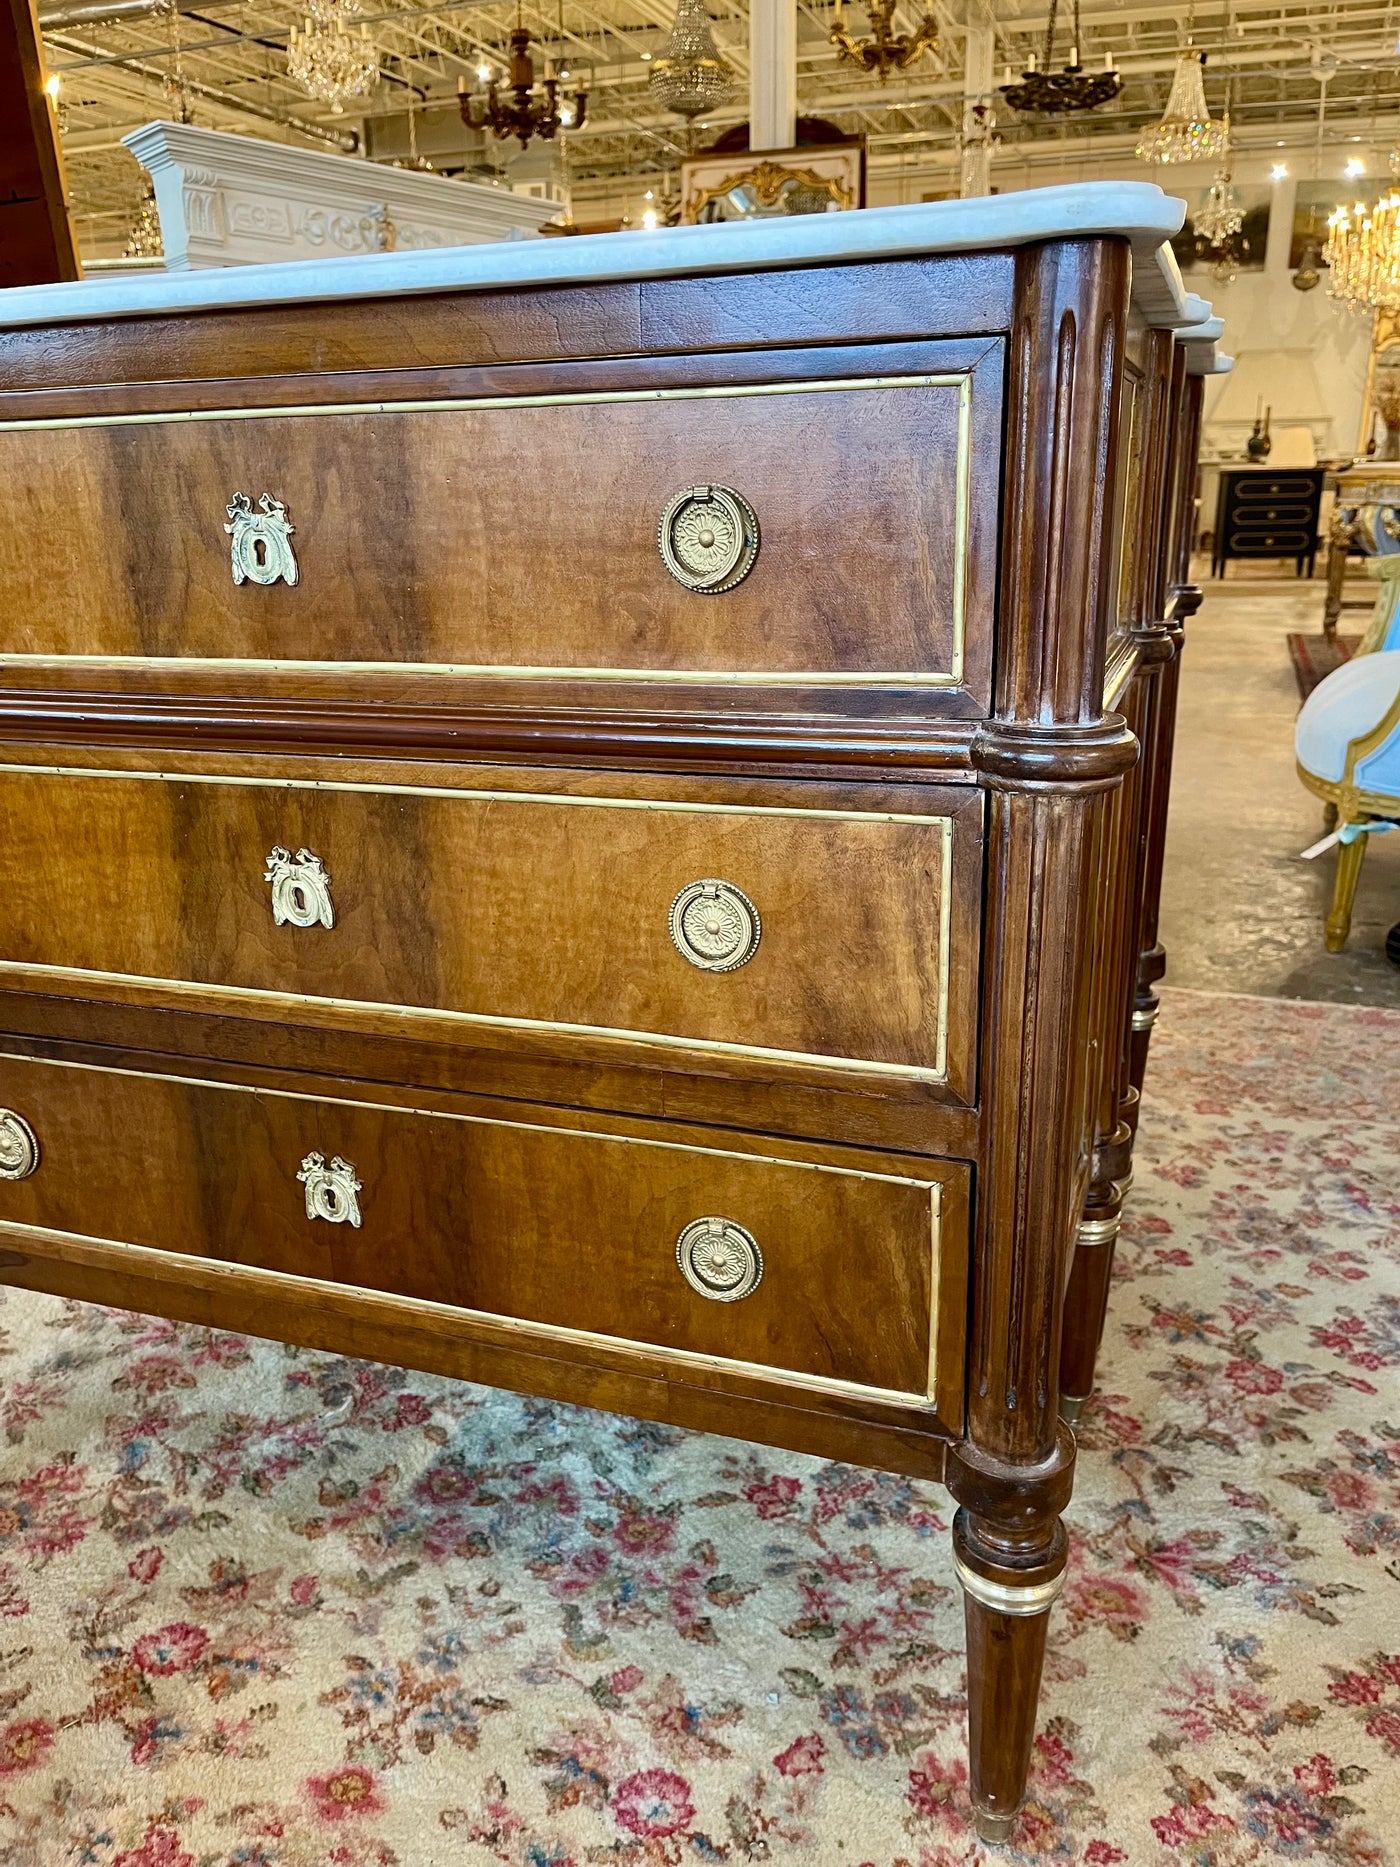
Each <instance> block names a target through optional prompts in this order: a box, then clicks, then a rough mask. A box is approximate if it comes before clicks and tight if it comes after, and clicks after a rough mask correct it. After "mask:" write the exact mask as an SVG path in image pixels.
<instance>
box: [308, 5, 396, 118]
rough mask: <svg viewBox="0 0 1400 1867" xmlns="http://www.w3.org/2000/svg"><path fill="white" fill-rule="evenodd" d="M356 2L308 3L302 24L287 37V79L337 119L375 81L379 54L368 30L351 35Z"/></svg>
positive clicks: (356, 10)
mask: <svg viewBox="0 0 1400 1867" xmlns="http://www.w3.org/2000/svg"><path fill="white" fill-rule="evenodd" d="M359 10H360V0H307V12H306V14H305V16H304V17H305V23H304V24H303V26H302V27H301V29H300V30H298V28H297V27H295V26H293V27H292V28H291V30H290V32H289V33H288V35H287V75H288V77H290V78H291V79H292V80H293V81H294V82H295V83H297V84H299V85H300V86H301V88H302V89H303V90H304V91H305V92H306V94H307V96H308V97H319V98H320V100H321V102H322V103H325V104H329V105H330V107H331V109H332V110H333V111H335V112H336V114H337V115H339V113H340V112H341V111H342V110H344V108H345V104H346V100H347V99H348V98H351V97H363V96H365V94H366V93H367V92H369V91H372V90H373V89H374V87H375V85H376V84H378V82H379V50H378V47H377V46H375V44H374V43H373V41H372V40H371V39H370V36H369V27H368V26H366V25H364V24H361V26H360V30H359V31H358V32H356V31H355V30H354V24H353V16H354V15H355V14H356V13H358V12H359Z"/></svg>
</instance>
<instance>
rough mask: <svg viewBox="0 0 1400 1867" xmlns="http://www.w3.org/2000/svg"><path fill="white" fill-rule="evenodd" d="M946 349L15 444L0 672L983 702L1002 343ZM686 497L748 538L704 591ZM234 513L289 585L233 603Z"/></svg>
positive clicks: (241, 591)
mask: <svg viewBox="0 0 1400 1867" xmlns="http://www.w3.org/2000/svg"><path fill="white" fill-rule="evenodd" d="M906 348H907V347H906ZM944 348H947V347H943V346H938V345H922V346H919V347H918V354H919V355H920V357H921V358H923V359H925V360H927V359H929V358H933V359H934V360H935V364H936V360H937V357H938V355H939V352H940V350H941V349H944ZM954 348H955V349H956V354H957V356H958V358H959V359H962V362H961V366H960V367H957V368H951V367H950V368H942V369H940V368H938V367H933V368H928V367H925V368H923V369H921V370H920V371H918V372H917V373H913V374H908V375H903V374H901V375H898V376H893V377H869V376H864V377H863V376H853V377H850V378H843V377H835V378H832V379H830V380H827V381H825V382H823V383H820V384H804V383H801V382H780V383H772V384H768V385H757V386H751V387H745V388H735V389H728V390H724V389H707V390H688V389H680V390H675V391H666V392H664V394H663V392H660V391H638V392H631V393H628V394H626V395H622V394H615V395H613V396H611V397H610V396H608V395H606V394H597V395H581V396H576V397H568V396H556V397H554V398H549V397H542V398H540V399H539V402H538V404H536V403H534V402H526V403H524V404H523V405H522V404H521V403H520V402H519V401H516V402H480V403H473V404H441V405H437V406H424V405H422V404H416V405H400V406H398V407H397V408H395V407H393V406H391V405H386V406H382V407H370V408H368V409H359V408H355V409H348V410H347V409H332V410H328V411H323V412H309V413H299V414H286V413H264V414H263V415H262V418H253V419H228V418H222V419H221V418H218V417H213V416H211V417H204V416H196V417H192V418H191V417H187V418H183V419H156V420H146V421H140V422H128V423H126V424H123V423H121V422H120V421H119V422H117V423H116V425H106V426H91V425H89V426H82V425H78V426H68V427H55V428H37V429H25V428H19V429H16V428H15V427H14V426H13V425H11V426H10V427H9V428H8V429H6V430H5V431H3V432H0V487H3V492H4V497H5V500H6V503H7V506H8V509H9V513H10V520H9V523H8V524H7V525H6V527H5V528H4V531H3V534H0V601H3V604H4V608H5V615H6V646H7V650H8V652H10V653H12V654H18V653H25V654H31V655H40V656H53V655H87V656H101V657H111V656H120V657H130V656H135V657H180V658H193V659H197V660H204V661H208V660H213V661H223V660H228V659H234V660H246V659H254V660H259V661H275V662H288V661H290V662H293V663H296V664H306V663H313V664H328V663H329V664H342V663H353V664H356V665H357V666H362V667H363V666H366V665H369V666H374V665H378V666H381V667H382V666H385V665H390V666H393V665H397V664H401V663H412V664H419V665H424V664H426V665H428V666H430V667H433V668H436V669H439V670H441V671H444V672H454V673H458V674H464V675H467V674H475V675H495V676H500V675H511V676H516V677H522V678H523V677H553V678H560V677H566V676H575V677H586V678H588V679H590V680H613V681H615V680H618V679H633V678H636V677H638V676H644V677H647V678H650V679H658V680H665V681H669V682H693V683H701V684H704V683H719V684H722V685H727V684H730V683H732V682H733V681H735V680H738V681H742V682H745V683H750V682H756V683H759V684H765V683H773V684H779V685H782V684H788V685H796V686H814V685H815V686H824V685H825V686H830V685H838V686H839V685H846V686H850V685H852V684H856V685H865V684H868V683H870V682H876V683H890V684H895V685H900V686H906V685H908V684H910V683H914V684H918V685H926V686H932V687H949V688H956V687H958V686H960V685H963V684H965V681H966V679H967V678H968V677H969V676H970V675H971V674H972V673H977V680H976V681H975V682H974V685H975V686H976V687H978V688H980V690H981V691H983V693H985V686H986V673H987V670H988V667H989V663H990V628H991V614H992V608H991V606H992V602H993V582H994V576H995V551H996V524H997V517H996V513H997V471H998V469H997V452H998V449H999V446H1000V441H999V419H1000V409H999V388H998V386H997V378H998V375H999V369H1000V362H999V358H1000V350H999V346H986V345H983V346H980V348H981V349H983V350H984V351H986V352H988V361H987V363H986V364H985V365H983V366H980V367H979V368H978V370H977V371H975V372H973V371H970V370H969V369H968V368H967V366H966V361H965V359H966V355H967V346H966V345H960V346H956V347H954ZM847 355H848V356H849V355H850V353H847ZM807 367H809V368H810V365H808V366H807ZM974 376H975V379H976V385H977V388H976V393H975V394H974V392H973V383H974ZM974 442H975V443H976V445H975V447H974ZM974 454H975V462H974ZM974 470H975V476H976V484H975V485H974V484H973V479H974ZM705 485H720V486H724V487H728V488H731V489H733V490H734V491H736V492H738V493H739V494H741V495H742V496H743V498H744V499H746V500H747V501H748V502H749V504H750V506H751V507H752V509H753V512H754V514H755V515H756V517H757V521H758V526H759V532H760V545H759V550H758V554H757V558H756V560H755V562H754V564H753V567H752V569H751V571H750V572H749V574H748V575H747V576H745V577H744V578H743V580H742V581H741V582H739V583H737V584H736V585H735V586H734V587H733V588H729V589H726V590H723V591H722V593H718V594H715V593H697V592H696V591H694V590H692V589H689V588H686V587H685V586H683V585H682V583H680V582H678V581H677V579H676V578H675V577H674V576H673V575H672V574H671V572H670V571H669V570H668V569H667V566H666V564H665V562H664V561H663V558H662V554H661V551H660V549H659V547H658V525H659V523H660V521H661V519H662V515H663V513H664V512H665V510H666V508H667V506H668V503H669V502H670V501H671V500H672V498H673V496H675V495H677V494H680V493H683V492H684V491H685V490H686V489H689V488H692V487H697V486H705ZM239 493H241V494H244V495H246V497H247V498H248V499H249V500H250V501H251V502H252V504H253V508H254V511H253V517H254V518H255V519H256V518H259V517H260V516H261V515H260V514H259V513H258V505H259V502H260V500H261V498H262V495H264V494H267V495H269V497H270V498H271V499H272V500H275V501H277V502H279V503H280V504H281V505H282V506H283V507H285V518H286V521H287V522H288V523H289V524H290V525H291V526H292V527H293V530H292V532H291V534H290V538H289V540H288V543H289V545H290V549H291V552H292V553H293V555H294V558H295V573H296V582H295V584H294V585H291V584H289V583H288V582H287V581H285V580H279V581H276V582H269V583H259V582H257V581H256V580H255V577H254V576H250V577H248V578H247V579H245V581H244V582H242V583H241V584H236V583H235V582H234V576H233V563H232V557H231V552H232V550H233V545H234V542H236V541H235V540H233V539H231V537H230V535H229V531H228V528H229V525H230V523H231V521H230V517H229V514H228V511H227V508H228V506H229V503H230V501H232V500H233V498H234V495H235V494H239ZM274 517H275V515H274ZM232 522H233V523H241V520H237V519H235V520H233V521H232ZM701 529H703V527H702V528H701ZM248 548H249V549H250V550H253V551H254V552H255V554H256V551H257V549H258V546H257V541H256V540H255V539H254V540H252V541H251V542H250V544H249V546H248ZM716 548H717V547H716ZM261 549H262V558H263V564H264V567H265V570H267V571H275V570H276V569H277V567H278V564H280V563H281V558H280V556H279V553H280V551H281V546H280V545H278V544H277V542H276V540H275V539H272V540H271V543H270V545H269V541H268V540H264V542H263V545H262V547H261ZM269 549H271V551H272V558H269V556H268V551H269ZM273 559H276V560H277V562H276V563H274V562H273ZM974 638H976V642H977V644H978V646H977V651H976V656H975V657H974V659H975V660H976V662H977V668H976V669H974V668H972V666H971V663H970V662H969V644H970V643H972V642H973V640H974ZM978 670H980V672H978Z"/></svg>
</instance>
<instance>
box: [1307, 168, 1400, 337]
mask: <svg viewBox="0 0 1400 1867" xmlns="http://www.w3.org/2000/svg"><path fill="white" fill-rule="evenodd" d="M1322 257H1323V258H1324V259H1325V260H1326V261H1327V264H1328V266H1329V267H1330V268H1331V271H1330V273H1329V274H1328V279H1327V293H1328V296H1329V297H1331V298H1338V299H1340V300H1341V301H1342V303H1343V304H1344V305H1346V306H1347V308H1348V309H1349V310H1353V311H1400V194H1397V193H1395V192H1394V190H1392V191H1391V192H1390V193H1389V194H1385V195H1382V196H1381V198H1380V200H1379V201H1377V202H1376V204H1375V206H1374V207H1367V206H1366V205H1365V203H1364V202H1361V201H1358V202H1357V203H1356V205H1355V206H1354V207H1339V208H1338V209H1337V210H1336V212H1335V213H1334V214H1333V215H1332V216H1331V217H1330V219H1329V220H1328V222H1327V244H1326V246H1324V247H1323V249H1322Z"/></svg>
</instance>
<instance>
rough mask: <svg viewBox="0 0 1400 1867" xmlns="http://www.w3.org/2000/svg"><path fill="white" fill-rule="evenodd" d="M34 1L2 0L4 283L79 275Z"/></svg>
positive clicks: (0, 268) (0, 217) (0, 281)
mask: <svg viewBox="0 0 1400 1867" xmlns="http://www.w3.org/2000/svg"><path fill="white" fill-rule="evenodd" d="M45 75H46V74H45V71H44V60H43V54H42V51H41V50H40V45H39V26H38V21H37V20H36V18H35V14H34V5H33V0H0V286H7V285H43V284H46V283H48V282H49V281H50V280H53V279H79V278H81V277H82V268H81V266H80V265H79V264H78V249H77V243H76V242H75V240H74V238H73V227H72V223H71V221H70V220H69V218H68V189H67V184H66V181H65V178H64V174H63V158H62V155H61V154H60V151H59V147H58V124H57V122H56V120H55V117H54V109H53V105H52V104H51V103H50V101H49V98H48V95H47V93H46V92H45V90H44V78H45Z"/></svg>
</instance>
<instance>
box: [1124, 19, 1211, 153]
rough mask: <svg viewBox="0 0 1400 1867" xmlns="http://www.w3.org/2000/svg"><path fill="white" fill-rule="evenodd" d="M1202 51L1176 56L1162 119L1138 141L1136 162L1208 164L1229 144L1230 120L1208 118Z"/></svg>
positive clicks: (1186, 52) (1185, 52)
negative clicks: (1169, 93)
mask: <svg viewBox="0 0 1400 1867" xmlns="http://www.w3.org/2000/svg"><path fill="white" fill-rule="evenodd" d="M1205 62H1206V55H1205V53H1204V52H1195V51H1192V50H1191V49H1190V47H1188V48H1187V49H1186V50H1185V51H1184V52H1181V53H1179V54H1178V56H1177V61H1176V75H1175V76H1174V77H1173V79H1172V88H1171V95H1170V96H1169V97H1168V99H1167V107H1166V109H1165V110H1164V111H1163V112H1162V120H1161V122H1160V123H1158V124H1157V125H1155V127H1154V128H1152V129H1150V130H1144V131H1143V133H1142V135H1141V136H1140V137H1139V139H1138V145H1137V150H1136V154H1137V157H1138V160H1139V161H1140V162H1208V161H1209V160H1210V159H1211V158H1212V157H1214V156H1223V155H1224V153H1225V151H1226V149H1227V147H1228V146H1229V142H1230V118H1229V115H1228V113H1227V114H1226V116H1225V117H1224V118H1223V119H1220V118H1215V117H1212V116H1211V114H1210V109H1209V106H1208V105H1207V103H1206V81H1205Z"/></svg>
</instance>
